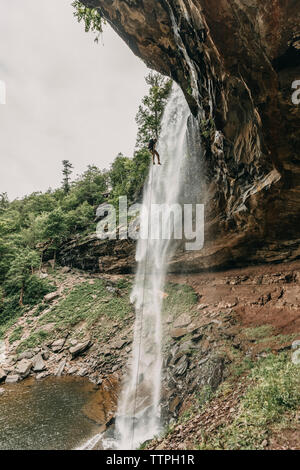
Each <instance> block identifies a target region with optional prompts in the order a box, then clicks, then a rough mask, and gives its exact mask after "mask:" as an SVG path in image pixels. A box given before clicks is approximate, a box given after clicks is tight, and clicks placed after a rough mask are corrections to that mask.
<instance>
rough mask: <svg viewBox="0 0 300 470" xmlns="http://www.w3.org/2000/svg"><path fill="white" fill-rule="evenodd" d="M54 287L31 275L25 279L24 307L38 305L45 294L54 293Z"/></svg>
mask: <svg viewBox="0 0 300 470" xmlns="http://www.w3.org/2000/svg"><path fill="white" fill-rule="evenodd" d="M55 290H56V287H55V286H54V285H52V284H51V283H50V282H48V281H46V280H45V279H39V278H38V277H37V276H35V275H33V276H30V277H29V278H27V279H26V282H25V288H24V298H23V303H24V305H29V306H33V305H36V304H38V303H39V302H40V301H41V300H42V299H43V297H44V296H45V295H46V294H49V293H50V292H54V291H55Z"/></svg>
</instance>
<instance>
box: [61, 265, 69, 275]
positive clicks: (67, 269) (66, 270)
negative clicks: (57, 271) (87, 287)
mask: <svg viewBox="0 0 300 470" xmlns="http://www.w3.org/2000/svg"><path fill="white" fill-rule="evenodd" d="M70 271H71V268H70V267H69V266H64V267H63V268H62V270H61V272H62V273H63V274H66V273H69V272H70Z"/></svg>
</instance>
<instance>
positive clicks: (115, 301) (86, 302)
mask: <svg viewBox="0 0 300 470" xmlns="http://www.w3.org/2000/svg"><path fill="white" fill-rule="evenodd" d="M130 312H131V306H130V302H129V299H128V298H127V297H126V296H124V297H123V296H122V297H116V296H115V295H114V294H113V293H110V292H108V290H107V289H106V287H105V284H104V282H103V281H102V280H100V279H99V280H95V282H94V284H89V283H88V282H84V283H82V284H80V285H78V286H76V287H74V288H73V289H72V290H71V291H70V292H69V294H68V295H67V296H66V298H65V299H64V300H62V301H61V302H60V303H59V304H57V305H56V306H55V307H54V308H53V309H52V310H51V311H50V312H49V313H46V314H45V315H43V316H42V317H41V319H40V323H41V325H44V324H47V323H52V322H54V323H56V326H57V328H60V329H65V328H68V327H72V326H74V325H76V324H77V323H79V322H80V321H83V320H86V321H87V324H88V325H90V326H91V325H92V324H93V323H94V322H95V321H96V320H98V319H99V317H101V316H107V317H109V318H114V317H115V318H124V317H125V316H126V315H128V314H129V313H130Z"/></svg>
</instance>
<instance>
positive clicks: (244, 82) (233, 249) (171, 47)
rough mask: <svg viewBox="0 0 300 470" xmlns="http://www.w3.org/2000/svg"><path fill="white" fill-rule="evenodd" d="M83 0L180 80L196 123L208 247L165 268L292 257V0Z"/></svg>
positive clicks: (299, 204)
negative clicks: (203, 185)
mask: <svg viewBox="0 0 300 470" xmlns="http://www.w3.org/2000/svg"><path fill="white" fill-rule="evenodd" d="M82 1H83V3H85V4H86V5H88V6H93V7H98V8H100V10H101V12H102V14H103V16H104V17H105V18H106V19H107V21H108V22H109V24H110V25H111V26H112V27H113V28H114V29H115V31H116V32H117V33H118V34H119V35H120V36H121V37H122V38H123V39H124V41H125V42H126V43H127V44H128V46H129V47H130V48H131V49H132V51H133V52H134V53H135V54H136V55H137V56H139V57H140V58H142V59H143V60H144V62H145V63H146V64H147V65H148V66H149V67H151V68H153V69H156V70H157V71H159V72H161V73H163V74H166V75H169V76H171V77H172V78H173V79H174V80H175V81H176V82H178V83H179V84H180V86H181V87H182V90H183V92H184V93H185V96H186V98H187V101H188V103H189V105H190V108H191V111H192V113H193V114H194V115H195V116H196V117H197V120H198V124H199V130H200V132H201V135H202V145H203V148H204V169H203V180H204V183H205V185H206V201H205V202H206V243H205V247H204V250H202V251H201V252H199V253H195V252H193V253H192V254H188V253H185V254H179V255H178V260H179V262H180V264H179V265H178V264H176V259H175V261H174V263H173V268H172V269H171V270H178V269H179V266H180V269H182V268H183V269H189V270H199V269H203V268H211V267H220V266H230V265H238V264H242V263H251V262H264V261H270V262H274V261H281V260H286V259H295V258H297V257H298V256H299V254H300V248H299V240H300V234H299V223H298V220H299V209H300V198H299V179H300V178H299V177H300V170H299V145H300V136H299V132H297V130H298V127H299V122H300V119H299V118H300V111H299V106H296V105H294V104H293V103H292V99H291V97H292V92H293V90H292V82H293V81H294V80H297V79H300V54H299V52H300V29H299V19H300V18H299V16H300V9H299V5H298V2H297V1H294V0H270V1H268V2H264V1H262V0H159V1H157V0H138V1H137V0H82ZM199 158H200V156H199ZM199 187H200V182H199ZM126 258H127V255H125V258H124V259H125V260H126ZM131 261H132V258H129V263H128V266H129V265H130V263H131ZM125 263H126V261H125Z"/></svg>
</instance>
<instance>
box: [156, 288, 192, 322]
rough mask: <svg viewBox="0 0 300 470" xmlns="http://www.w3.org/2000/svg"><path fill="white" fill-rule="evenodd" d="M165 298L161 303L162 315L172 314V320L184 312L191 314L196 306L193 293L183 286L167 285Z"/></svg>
mask: <svg viewBox="0 0 300 470" xmlns="http://www.w3.org/2000/svg"><path fill="white" fill-rule="evenodd" d="M165 293H166V294H167V297H166V298H165V299H164V302H163V314H164V315H169V314H170V313H172V315H173V316H174V318H175V317H176V316H177V315H179V314H181V313H184V312H186V313H187V312H191V311H192V310H193V308H194V307H195V305H196V304H197V295H196V294H195V291H194V290H193V289H192V288H191V287H190V286H187V285H184V284H171V283H169V284H167V286H166V287H165Z"/></svg>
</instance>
